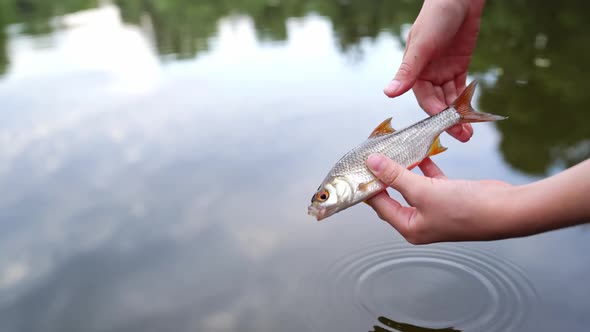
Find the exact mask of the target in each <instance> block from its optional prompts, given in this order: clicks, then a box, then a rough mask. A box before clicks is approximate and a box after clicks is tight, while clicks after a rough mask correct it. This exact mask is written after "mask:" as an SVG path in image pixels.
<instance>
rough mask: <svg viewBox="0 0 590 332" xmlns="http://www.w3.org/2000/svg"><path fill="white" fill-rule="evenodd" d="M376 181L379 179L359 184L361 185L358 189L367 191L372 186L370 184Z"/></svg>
mask: <svg viewBox="0 0 590 332" xmlns="http://www.w3.org/2000/svg"><path fill="white" fill-rule="evenodd" d="M375 182H377V180H371V181H369V182H366V183H361V184H359V186H358V190H360V191H367V189H369V187H370V186H371V185H372V184H373V183H375Z"/></svg>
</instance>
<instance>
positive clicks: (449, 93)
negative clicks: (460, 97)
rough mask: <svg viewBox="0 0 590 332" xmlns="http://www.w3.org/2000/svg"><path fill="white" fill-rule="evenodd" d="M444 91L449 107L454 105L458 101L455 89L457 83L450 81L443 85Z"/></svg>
mask: <svg viewBox="0 0 590 332" xmlns="http://www.w3.org/2000/svg"><path fill="white" fill-rule="evenodd" d="M442 90H443V92H444V95H445V102H446V103H447V105H448V106H450V105H452V104H453V103H454V102H455V100H456V99H457V88H456V87H455V81H454V80H450V81H447V82H445V83H443V85H442Z"/></svg>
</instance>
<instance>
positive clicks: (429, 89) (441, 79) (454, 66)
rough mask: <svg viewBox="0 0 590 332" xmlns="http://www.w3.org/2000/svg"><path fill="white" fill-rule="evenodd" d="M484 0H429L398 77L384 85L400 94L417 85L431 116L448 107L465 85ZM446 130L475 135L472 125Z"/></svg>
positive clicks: (456, 134) (460, 137)
mask: <svg viewBox="0 0 590 332" xmlns="http://www.w3.org/2000/svg"><path fill="white" fill-rule="evenodd" d="M484 3H485V0H426V1H424V5H423V7H422V9H421V11H420V14H419V15H418V17H417V18H416V21H415V22H414V24H413V26H412V29H411V30H410V34H409V36H408V41H407V45H406V52H405V54H404V57H403V60H402V63H401V65H400V67H399V70H398V72H397V74H396V75H395V78H394V79H393V80H392V81H391V82H390V83H389V85H388V86H387V87H386V88H385V89H384V92H385V94H386V95H387V96H389V97H392V98H393V97H397V96H399V95H401V94H403V93H405V92H407V91H408V90H409V89H410V88H413V91H414V94H415V95H416V99H417V100H418V103H419V105H420V106H421V107H422V109H424V110H425V111H426V113H428V114H429V115H434V114H437V113H438V112H440V111H441V110H444V109H446V108H447V106H448V105H451V103H452V102H453V101H454V100H455V99H456V98H457V96H458V95H459V93H460V92H461V91H463V89H464V88H465V80H466V77H467V69H468V67H469V62H470V60H471V55H472V53H473V50H474V48H475V43H476V40H477V34H478V32H479V23H480V17H481V14H482V10H483V6H484ZM448 133H449V134H450V135H452V136H453V137H455V138H457V139H458V140H460V141H462V142H466V141H468V140H469V139H470V138H471V136H472V135H473V128H472V127H471V125H469V124H460V125H456V126H454V127H452V128H451V129H449V130H448Z"/></svg>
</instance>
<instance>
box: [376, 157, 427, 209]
mask: <svg viewBox="0 0 590 332" xmlns="http://www.w3.org/2000/svg"><path fill="white" fill-rule="evenodd" d="M367 167H368V168H369V170H370V171H371V172H372V173H373V174H374V175H375V177H377V178H378V179H379V180H380V181H381V182H383V183H384V184H386V185H388V186H390V187H392V188H393V189H395V190H397V191H399V192H400V193H401V194H402V195H403V196H404V197H405V198H406V201H409V200H413V198H414V197H416V196H417V193H418V192H419V191H420V190H421V188H423V187H424V186H425V182H424V181H425V178H424V177H422V176H420V175H418V174H415V173H412V172H410V171H409V170H408V169H406V168H405V167H403V166H402V165H400V164H398V163H396V162H394V161H393V160H391V159H389V158H387V157H385V156H384V155H380V154H372V155H370V156H369V158H368V159H367Z"/></svg>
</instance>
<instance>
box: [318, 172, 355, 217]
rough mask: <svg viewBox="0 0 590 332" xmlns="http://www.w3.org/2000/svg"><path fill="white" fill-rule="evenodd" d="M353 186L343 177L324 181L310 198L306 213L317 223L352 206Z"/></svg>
mask: <svg viewBox="0 0 590 332" xmlns="http://www.w3.org/2000/svg"><path fill="white" fill-rule="evenodd" d="M352 200H353V186H352V185H351V183H350V182H349V181H348V180H347V179H345V178H343V177H332V178H328V179H326V180H325V181H324V182H323V183H322V184H321V185H320V187H319V188H318V190H317V192H316V193H315V194H314V195H313V196H312V197H311V205H310V206H309V207H308V208H307V213H308V214H309V215H311V216H314V217H316V219H317V220H318V221H320V220H322V219H325V218H327V217H329V216H331V215H333V214H334V213H336V212H338V211H341V210H343V209H345V208H347V207H349V206H350V205H351V204H352Z"/></svg>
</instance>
